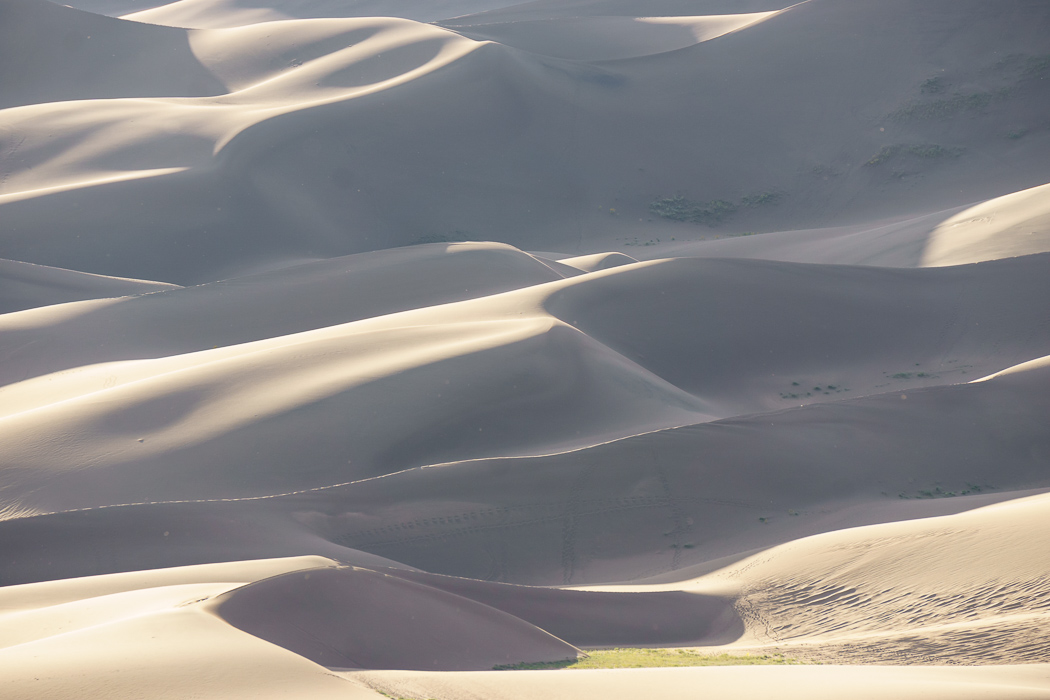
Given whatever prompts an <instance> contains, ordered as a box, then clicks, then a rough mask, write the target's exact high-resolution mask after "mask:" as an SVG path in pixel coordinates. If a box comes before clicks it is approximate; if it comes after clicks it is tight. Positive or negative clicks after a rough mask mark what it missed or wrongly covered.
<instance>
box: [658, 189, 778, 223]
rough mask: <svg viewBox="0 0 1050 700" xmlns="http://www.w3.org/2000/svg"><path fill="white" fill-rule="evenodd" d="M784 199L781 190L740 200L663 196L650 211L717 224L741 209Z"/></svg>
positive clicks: (760, 193) (696, 221) (761, 193)
mask: <svg viewBox="0 0 1050 700" xmlns="http://www.w3.org/2000/svg"><path fill="white" fill-rule="evenodd" d="M781 199H783V195H781V194H780V193H779V192H755V193H754V194H749V195H747V196H744V197H741V198H740V201H739V202H730V201H728V200H725V199H712V200H710V201H700V200H693V199H687V198H685V197H681V196H676V197H661V198H659V199H657V200H655V201H654V202H652V203H651V204H650V205H649V211H650V212H651V213H652V214H654V215H656V216H659V217H661V218H663V219H671V220H672V221H689V222H692V223H694V224H704V225H706V226H717V225H718V224H720V223H722V222H723V221H725V220H726V219H728V218H729V217H731V216H733V215H734V214H736V213H737V212H738V211H740V210H741V209H754V208H756V207H766V206H770V205H774V204H778V203H779V202H780V200H781Z"/></svg>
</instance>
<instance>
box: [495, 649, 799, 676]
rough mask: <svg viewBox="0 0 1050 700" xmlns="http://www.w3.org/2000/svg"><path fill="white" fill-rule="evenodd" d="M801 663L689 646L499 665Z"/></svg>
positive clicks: (521, 667)
mask: <svg viewBox="0 0 1050 700" xmlns="http://www.w3.org/2000/svg"><path fill="white" fill-rule="evenodd" d="M796 663H798V662H797V661H795V660H794V659H789V658H787V657H786V656H783V655H781V654H765V655H762V656H757V655H752V654H739V655H738V654H703V653H700V652H695V651H688V650H686V649H640V648H629V649H593V650H589V651H587V656H586V657H583V658H580V659H571V660H568V661H540V662H534V663H528V662H525V663H520V664H507V665H504V666H496V667H495V670H497V671H543V670H554V669H568V670H574V671H575V670H584V669H597V668H670V667H680V666H786V665H789V664H796Z"/></svg>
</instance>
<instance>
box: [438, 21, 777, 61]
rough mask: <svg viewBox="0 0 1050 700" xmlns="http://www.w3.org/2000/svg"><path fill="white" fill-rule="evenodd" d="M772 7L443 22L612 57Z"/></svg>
mask: <svg viewBox="0 0 1050 700" xmlns="http://www.w3.org/2000/svg"><path fill="white" fill-rule="evenodd" d="M774 14H776V13H775V12H755V13H749V14H740V15H709V16H700V17H681V16H676V17H569V18H558V19H550V20H532V21H527V20H522V21H516V22H511V23H507V24H476V25H474V24H464V23H463V22H462V21H455V22H453V23H450V24H449V25H448V26H450V27H452V28H454V29H455V31H457V32H458V33H460V34H463V35H464V36H468V37H470V38H471V39H475V40H479V41H486V40H487V41H496V42H499V43H501V44H505V45H507V46H513V47H514V48H516V49H522V50H524V51H529V52H530V53H536V54H543V55H546V56H554V57H556V58H566V59H570V60H574V61H611V60H616V59H624V58H638V57H641V56H651V55H654V54H659V53H667V52H669V51H676V50H678V49H684V48H686V47H688V46H694V45H696V44H699V43H701V42H704V41H709V40H711V39H715V38H717V37H720V36H723V35H725V34H728V33H730V32H735V31H739V30H741V29H744V28H745V27H748V26H751V25H752V24H755V23H757V22H761V21H763V20H766V19H768V18H769V17H771V16H772V15H774Z"/></svg>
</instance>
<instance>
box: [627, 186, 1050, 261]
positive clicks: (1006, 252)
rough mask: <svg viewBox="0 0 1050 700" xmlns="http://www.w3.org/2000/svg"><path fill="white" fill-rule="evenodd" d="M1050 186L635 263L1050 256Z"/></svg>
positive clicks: (688, 249) (664, 249)
mask: <svg viewBox="0 0 1050 700" xmlns="http://www.w3.org/2000/svg"><path fill="white" fill-rule="evenodd" d="M1048 209H1050V185H1040V186H1039V187H1033V188H1030V189H1027V190H1023V191H1021V192H1014V193H1011V194H1007V195H1003V196H1002V197H996V198H994V199H991V200H988V201H985V202H979V203H976V204H973V205H972V206H968V207H958V208H955V209H949V210H946V211H940V212H933V213H931V214H923V215H921V216H916V217H905V218H903V219H902V218H897V219H895V220H891V221H878V222H872V223H867V224H853V225H849V226H840V227H830V228H824V229H811V230H801V231H780V232H777V233H772V234H767V235H764V236H760V237H756V236H741V237H732V236H731V237H728V238H722V239H720V240H704V241H700V242H691V243H669V244H668V245H661V246H657V247H655V248H654V249H653V250H652V252H648V251H639V254H638V257H639V258H640V259H646V258H660V257H670V256H703V257H726V258H761V259H764V260H784V261H791V262H812V263H832V264H846V265H877V266H879V267H938V266H943V265H965V264H967V263H974V262H981V261H983V260H996V259H1001V258H1009V257H1016V256H1022V255H1034V254H1036V253H1045V252H1048V251H1050V220H1048V219H1047V211H1048Z"/></svg>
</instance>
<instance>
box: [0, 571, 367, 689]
mask: <svg viewBox="0 0 1050 700" xmlns="http://www.w3.org/2000/svg"><path fill="white" fill-rule="evenodd" d="M325 563H326V562H325V560H323V559H320V558H318V557H313V558H308V557H303V558H299V559H291V560H284V561H270V562H242V563H238V564H232V565H211V566H204V567H190V568H188V569H183V570H178V569H175V570H161V571H156V572H143V573H139V574H125V575H117V576H111V577H100V578H98V579H73V580H69V581H55V582H51V583H44V584H38V585H34V586H28V587H26V586H14V587H8V588H3V589H0V622H2V624H0V630H3V632H2V633H0V634H2V637H0V668H2V669H3V671H2V672H0V692H2V693H3V696H4V697H5V698H12V699H16V698H17V699H18V700H22V699H23V698H26V699H28V698H49V697H79V698H132V697H151V698H185V697H196V698H217V699H218V698H269V697H274V698H277V697H289V696H301V694H305V695H308V696H309V697H319V698H358V697H360V698H375V697H380V696H378V694H376V693H372V692H370V691H367V690H364V689H362V688H361V687H360V686H359V685H358V684H356V683H351V682H347V681H345V680H342V679H339V678H337V677H335V676H333V674H331V673H329V672H327V670H326V669H324V668H322V667H320V666H317V665H316V664H313V663H311V662H309V661H307V660H306V659H304V658H302V657H301V656H298V655H296V654H293V653H291V652H288V651H285V650H284V649H281V648H279V647H276V646H273V645H271V644H268V643H266V642H264V641H262V640H260V639H257V638H255V637H252V636H250V635H247V634H244V633H242V632H240V631H238V630H236V629H235V628H233V627H230V626H229V625H228V624H226V623H225V622H223V621H222V620H221V619H219V618H217V617H216V616H214V615H213V614H211V613H209V612H207V611H206V610H205V609H203V608H202V606H201V605H199V604H197V601H199V600H201V599H207V598H210V597H213V596H216V595H218V594H221V593H222V592H224V591H227V590H230V589H231V588H236V587H238V586H241V585H243V584H244V583H247V582H249V581H252V580H255V579H257V578H263V577H267V576H273V575H275V574H279V573H281V572H282V571H289V570H295V569H299V568H303V567H309V566H318V565H324V564H325Z"/></svg>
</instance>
